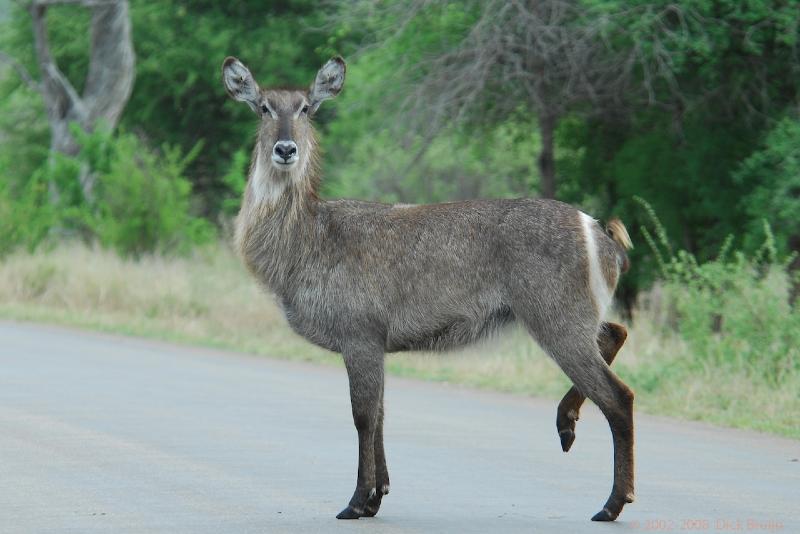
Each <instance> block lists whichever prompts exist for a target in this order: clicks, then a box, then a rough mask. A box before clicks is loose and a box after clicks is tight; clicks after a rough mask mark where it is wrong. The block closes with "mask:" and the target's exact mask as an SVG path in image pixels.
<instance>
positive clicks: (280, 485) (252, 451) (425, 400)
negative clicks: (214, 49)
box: [0, 322, 800, 534]
mask: <svg viewBox="0 0 800 534" xmlns="http://www.w3.org/2000/svg"><path fill="white" fill-rule="evenodd" d="M394 357H402V356H394ZM555 408H556V403H555V402H554V401H550V400H539V399H530V398H525V397H519V396H512V395H500V394H491V393H485V392H476V391H472V390H467V389H461V388H453V387H447V386H443V385H436V384H426V383H420V382H415V381H410V380H401V379H398V378H394V377H389V378H388V383H387V390H386V410H387V419H386V443H387V457H388V462H389V471H390V476H391V481H392V492H391V494H390V495H388V496H387V497H386V498H385V499H384V501H383V507H382V509H381V511H380V513H379V514H378V517H376V518H373V519H360V520H358V521H346V522H345V521H337V520H336V519H334V515H335V514H336V513H337V512H338V511H339V510H340V509H341V508H342V507H343V506H344V505H345V504H346V503H347V501H348V499H349V497H350V495H351V493H352V490H353V485H354V483H355V469H356V433H355V430H354V428H353V426H352V420H351V416H350V408H349V398H348V390H347V378H346V375H345V372H344V370H343V369H335V368H323V367H318V366H313V365H305V364H298V363H287V362H280V361H273V360H269V359H266V358H258V357H251V356H247V355H241V354H232V353H223V352H219V351H212V350H205V349H196V348H186V347H178V346H173V345H169V344H165V343H158V342H151V341H142V340H138V339H132V338H125V337H120V336H111V335H102V334H93V333H86V332H81V331H77V330H70V329H63V328H56V327H42V326H33V325H27V324H17V323H8V322H0V532H3V533H6V532H8V533H14V534H16V533H26V532H76V533H92V532H131V533H145V532H164V533H170V534H172V533H181V532H191V533H201V532H213V533H223V532H234V533H237V532H268V533H272V532H303V533H305V532H436V533H438V532H459V533H466V532H476V533H493V532H563V533H577V532H593V533H603V532H621V531H625V532H640V531H641V532H687V531H688V532H761V531H770V532H786V533H796V532H800V462H798V458H800V442H797V441H791V440H783V439H778V438H775V437H770V436H765V435H760V434H756V433H750V432H740V431H733V430H727V429H719V428H714V427H710V426H706V425H700V424H696V423H682V422H677V421H673V420H669V419H662V418H654V417H647V416H643V415H638V416H637V424H638V427H637V436H636V437H637V447H636V452H637V488H636V489H637V492H636V493H637V501H636V502H635V503H633V504H630V505H628V506H627V507H626V508H625V510H624V511H623V513H622V515H621V516H620V519H619V520H618V521H617V523H614V524H598V523H592V522H590V521H589V518H590V517H591V516H592V514H594V513H595V512H597V511H598V510H599V509H600V508H601V507H602V505H603V503H604V502H605V498H606V497H607V496H608V492H609V490H610V487H611V437H610V433H609V431H608V428H607V426H606V424H605V421H604V420H603V419H602V417H601V415H600V414H599V412H598V411H597V410H596V409H594V408H593V407H590V406H586V407H585V408H584V413H583V416H582V418H581V421H580V422H579V423H578V431H577V440H576V442H575V445H574V446H573V448H572V451H571V452H569V453H568V454H564V453H563V452H561V448H560V446H559V440H558V437H557V435H556V431H555V423H554V421H555Z"/></svg>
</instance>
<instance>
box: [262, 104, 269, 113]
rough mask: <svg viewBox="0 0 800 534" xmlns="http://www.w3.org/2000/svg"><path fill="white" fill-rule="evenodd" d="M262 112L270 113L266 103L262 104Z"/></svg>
mask: <svg viewBox="0 0 800 534" xmlns="http://www.w3.org/2000/svg"><path fill="white" fill-rule="evenodd" d="M261 112H262V113H264V114H266V113H269V108H268V107H267V105H266V104H261Z"/></svg>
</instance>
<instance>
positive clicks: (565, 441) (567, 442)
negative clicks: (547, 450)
mask: <svg viewBox="0 0 800 534" xmlns="http://www.w3.org/2000/svg"><path fill="white" fill-rule="evenodd" d="M558 437H559V438H561V450H563V451H564V452H569V448H570V447H572V444H573V443H574V442H575V432H573V431H572V430H570V429H568V428H565V429H564V430H562V431H560V432H559V433H558Z"/></svg>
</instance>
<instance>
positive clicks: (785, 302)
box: [639, 199, 800, 385]
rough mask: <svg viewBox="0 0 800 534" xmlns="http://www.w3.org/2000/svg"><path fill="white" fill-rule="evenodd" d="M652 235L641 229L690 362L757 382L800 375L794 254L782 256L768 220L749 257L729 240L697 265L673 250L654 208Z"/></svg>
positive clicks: (685, 254)
mask: <svg viewBox="0 0 800 534" xmlns="http://www.w3.org/2000/svg"><path fill="white" fill-rule="evenodd" d="M639 202H640V203H641V204H642V205H643V206H644V207H645V209H646V211H647V212H648V214H649V215H650V218H651V221H652V222H653V225H654V227H655V232H654V234H655V236H654V235H653V233H651V232H650V231H649V230H647V229H646V228H643V229H642V232H643V234H644V236H645V239H646V240H647V241H648V243H649V245H650V248H651V249H652V251H653V253H654V255H655V256H656V258H657V261H658V263H659V265H660V266H661V278H662V284H663V286H664V290H665V295H666V297H667V298H666V305H667V306H668V308H669V311H670V315H671V316H672V319H671V321H669V323H670V324H672V325H673V326H674V327H675V328H676V330H677V331H678V332H679V334H680V336H681V337H682V338H683V339H684V340H685V341H686V343H687V344H688V347H689V349H690V350H689V353H690V354H691V359H688V360H686V361H684V362H681V364H682V365H687V366H689V367H706V368H709V367H710V368H712V369H715V370H719V371H720V372H722V371H724V370H726V369H727V370H731V371H741V372H743V373H745V374H746V376H748V377H750V378H751V379H752V380H761V381H765V382H767V383H769V384H773V385H780V384H782V383H784V382H785V381H787V380H790V379H794V378H795V377H797V375H798V373H800V311H798V309H797V308H796V307H794V306H792V305H791V303H790V300H789V283H790V279H789V275H788V274H787V270H786V266H787V263H788V261H789V260H790V259H791V258H785V259H783V260H779V258H778V257H777V252H776V247H775V243H774V238H773V235H772V231H771V229H770V227H769V225H768V224H767V223H766V222H764V223H763V227H762V243H763V244H762V245H761V247H760V248H759V249H758V250H757V251H756V252H755V253H754V254H753V255H751V256H747V255H745V254H744V253H743V252H741V251H731V250H730V249H731V243H732V242H733V239H732V238H729V239H727V240H726V242H725V244H724V245H723V247H722V249H721V250H720V252H719V254H718V255H717V257H716V259H714V260H711V261H707V262H705V263H698V261H697V260H696V258H695V257H694V256H693V255H691V254H689V253H688V252H686V251H678V252H676V253H675V252H673V248H672V246H671V245H670V243H669V241H668V239H667V237H666V234H665V232H664V230H663V227H662V226H661V224H660V223H659V221H658V219H657V218H656V216H655V214H654V213H653V211H652V209H651V208H650V206H649V205H648V204H647V203H646V202H644V201H643V200H641V199H639Z"/></svg>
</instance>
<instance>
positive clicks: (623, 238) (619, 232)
mask: <svg viewBox="0 0 800 534" xmlns="http://www.w3.org/2000/svg"><path fill="white" fill-rule="evenodd" d="M606 233H607V234H608V236H609V237H610V238H611V239H613V240H614V242H615V243H616V244H617V245H619V247H620V252H621V256H622V265H621V268H622V269H621V270H622V272H623V273H625V272H627V271H628V269H629V268H630V266H631V264H630V261H629V260H628V255H627V254H626V253H625V251H626V250H630V249H632V248H633V242H631V236H630V235H628V229H627V228H625V225H624V224H622V221H621V220H619V219H618V218H616V217H614V218H613V219H611V220H610V221H608V224H607V225H606Z"/></svg>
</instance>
